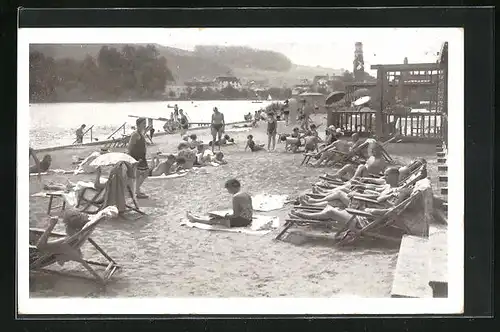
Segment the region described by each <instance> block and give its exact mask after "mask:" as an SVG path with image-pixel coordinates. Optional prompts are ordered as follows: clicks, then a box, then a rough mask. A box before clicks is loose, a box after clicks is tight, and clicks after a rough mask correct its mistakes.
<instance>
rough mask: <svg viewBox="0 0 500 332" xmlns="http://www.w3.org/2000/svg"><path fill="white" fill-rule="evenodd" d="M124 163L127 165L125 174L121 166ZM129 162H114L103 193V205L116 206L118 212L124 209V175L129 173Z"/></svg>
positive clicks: (125, 183)
mask: <svg viewBox="0 0 500 332" xmlns="http://www.w3.org/2000/svg"><path fill="white" fill-rule="evenodd" d="M123 165H125V166H126V167H127V174H126V175H125V174H124V173H123V168H122V166H123ZM129 165H130V164H129V163H127V162H120V163H118V164H116V166H115V167H113V169H112V170H111V172H110V173H109V180H108V182H107V183H106V185H107V187H106V189H107V190H106V191H105V193H104V207H106V206H116V207H117V208H118V211H119V212H123V211H125V210H126V208H127V206H126V202H125V190H126V188H127V179H126V176H129V175H131V174H128V173H129V169H131V166H129Z"/></svg>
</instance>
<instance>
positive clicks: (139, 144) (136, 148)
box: [128, 118, 149, 198]
mask: <svg viewBox="0 0 500 332" xmlns="http://www.w3.org/2000/svg"><path fill="white" fill-rule="evenodd" d="M135 124H136V128H137V129H136V131H134V132H133V133H132V135H130V141H129V143H128V154H129V155H130V156H131V157H132V158H134V159H135V160H137V161H138V162H139V163H138V164H137V172H136V176H135V195H136V197H137V198H148V195H146V194H144V193H143V192H141V185H142V183H143V182H144V180H146V178H147V177H148V175H149V166H148V162H147V161H146V138H145V137H144V135H145V130H146V119H145V118H138V119H137V120H136V121H135Z"/></svg>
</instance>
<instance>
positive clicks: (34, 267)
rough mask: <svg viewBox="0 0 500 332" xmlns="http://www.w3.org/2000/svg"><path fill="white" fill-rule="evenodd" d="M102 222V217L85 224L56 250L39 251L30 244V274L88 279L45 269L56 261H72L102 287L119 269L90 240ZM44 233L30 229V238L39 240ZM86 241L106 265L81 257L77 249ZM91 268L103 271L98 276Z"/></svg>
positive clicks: (60, 235) (61, 236)
mask: <svg viewBox="0 0 500 332" xmlns="http://www.w3.org/2000/svg"><path fill="white" fill-rule="evenodd" d="M102 220H104V217H102V218H99V219H95V220H91V221H89V222H87V224H85V226H84V227H83V228H82V229H81V230H80V231H79V232H78V233H76V234H74V235H72V236H70V237H68V238H67V239H66V240H65V241H64V242H63V243H60V244H59V245H57V248H50V249H47V248H46V249H43V250H41V249H39V248H38V247H37V246H36V245H34V244H31V243H30V246H29V250H30V263H29V269H30V272H45V273H52V274H59V275H66V276H72V277H83V278H88V276H85V275H78V274H72V273H67V272H66V273H65V272H61V271H56V270H52V269H47V267H49V266H51V265H52V264H54V263H56V262H58V261H63V262H66V261H74V262H78V263H80V264H81V265H82V266H83V267H84V268H85V269H86V270H87V271H88V272H89V273H90V274H91V275H92V277H93V278H94V279H95V280H97V281H98V282H100V283H101V284H102V285H105V284H106V283H107V282H108V281H109V280H110V279H111V277H112V276H113V274H114V273H115V272H116V271H117V270H118V269H119V268H120V266H119V265H118V264H117V263H116V262H115V261H114V260H113V259H112V258H111V257H110V256H109V255H108V254H107V253H106V252H105V251H104V250H103V249H102V248H101V247H100V246H99V245H98V244H97V243H96V242H95V241H94V240H92V239H91V238H90V235H91V234H92V232H93V231H94V230H95V228H96V227H97V225H98V224H99V223H100V222H101V221H102ZM44 232H45V230H43V229H38V228H30V238H39V237H40V236H41V235H42V234H43V233H44ZM50 236H51V237H56V238H64V237H66V236H67V235H66V234H63V233H56V232H52V233H50ZM86 241H88V242H89V243H90V244H91V245H92V246H93V247H94V248H95V249H96V250H97V251H98V252H99V253H100V254H101V255H102V256H103V257H104V258H105V259H106V261H107V262H106V263H101V262H96V261H91V260H85V259H83V258H82V257H81V253H80V251H79V249H80V248H81V247H82V246H83V244H84V243H85V242H86ZM92 266H99V267H103V268H105V270H104V272H103V273H102V274H99V273H98V272H97V271H96V270H94V268H92Z"/></svg>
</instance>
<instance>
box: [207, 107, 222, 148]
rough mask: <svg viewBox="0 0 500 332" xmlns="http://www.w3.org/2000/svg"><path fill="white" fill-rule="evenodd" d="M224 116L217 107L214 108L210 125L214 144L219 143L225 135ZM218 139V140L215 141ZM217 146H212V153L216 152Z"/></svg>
mask: <svg viewBox="0 0 500 332" xmlns="http://www.w3.org/2000/svg"><path fill="white" fill-rule="evenodd" d="M224 126H225V122H224V114H222V113H221V112H219V110H218V109H217V107H214V113H213V114H212V122H211V124H210V128H211V129H212V142H214V143H215V142H219V143H220V140H221V137H222V133H224ZM216 138H217V140H215V139H216ZM214 148H215V144H212V152H213V151H214ZM219 150H220V144H219Z"/></svg>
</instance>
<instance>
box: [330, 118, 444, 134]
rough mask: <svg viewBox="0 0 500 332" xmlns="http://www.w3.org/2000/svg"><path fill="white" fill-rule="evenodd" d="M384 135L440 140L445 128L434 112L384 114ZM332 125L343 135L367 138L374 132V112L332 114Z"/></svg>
mask: <svg viewBox="0 0 500 332" xmlns="http://www.w3.org/2000/svg"><path fill="white" fill-rule="evenodd" d="M384 116H385V121H384V122H385V124H384V134H385V135H387V136H392V135H397V136H400V137H408V138H415V139H442V138H443V135H444V134H445V133H444V131H445V129H446V128H443V125H444V124H445V123H444V121H443V120H442V118H443V116H442V115H441V114H439V113H435V112H432V113H430V112H418V113H417V112H414V113H407V114H403V115H389V114H384ZM334 125H335V126H336V127H337V128H341V129H342V131H343V132H344V134H345V135H351V134H352V133H355V132H356V133H359V134H360V135H361V136H369V135H371V134H375V132H376V127H375V126H376V112H357V111H343V112H335V113H334Z"/></svg>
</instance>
